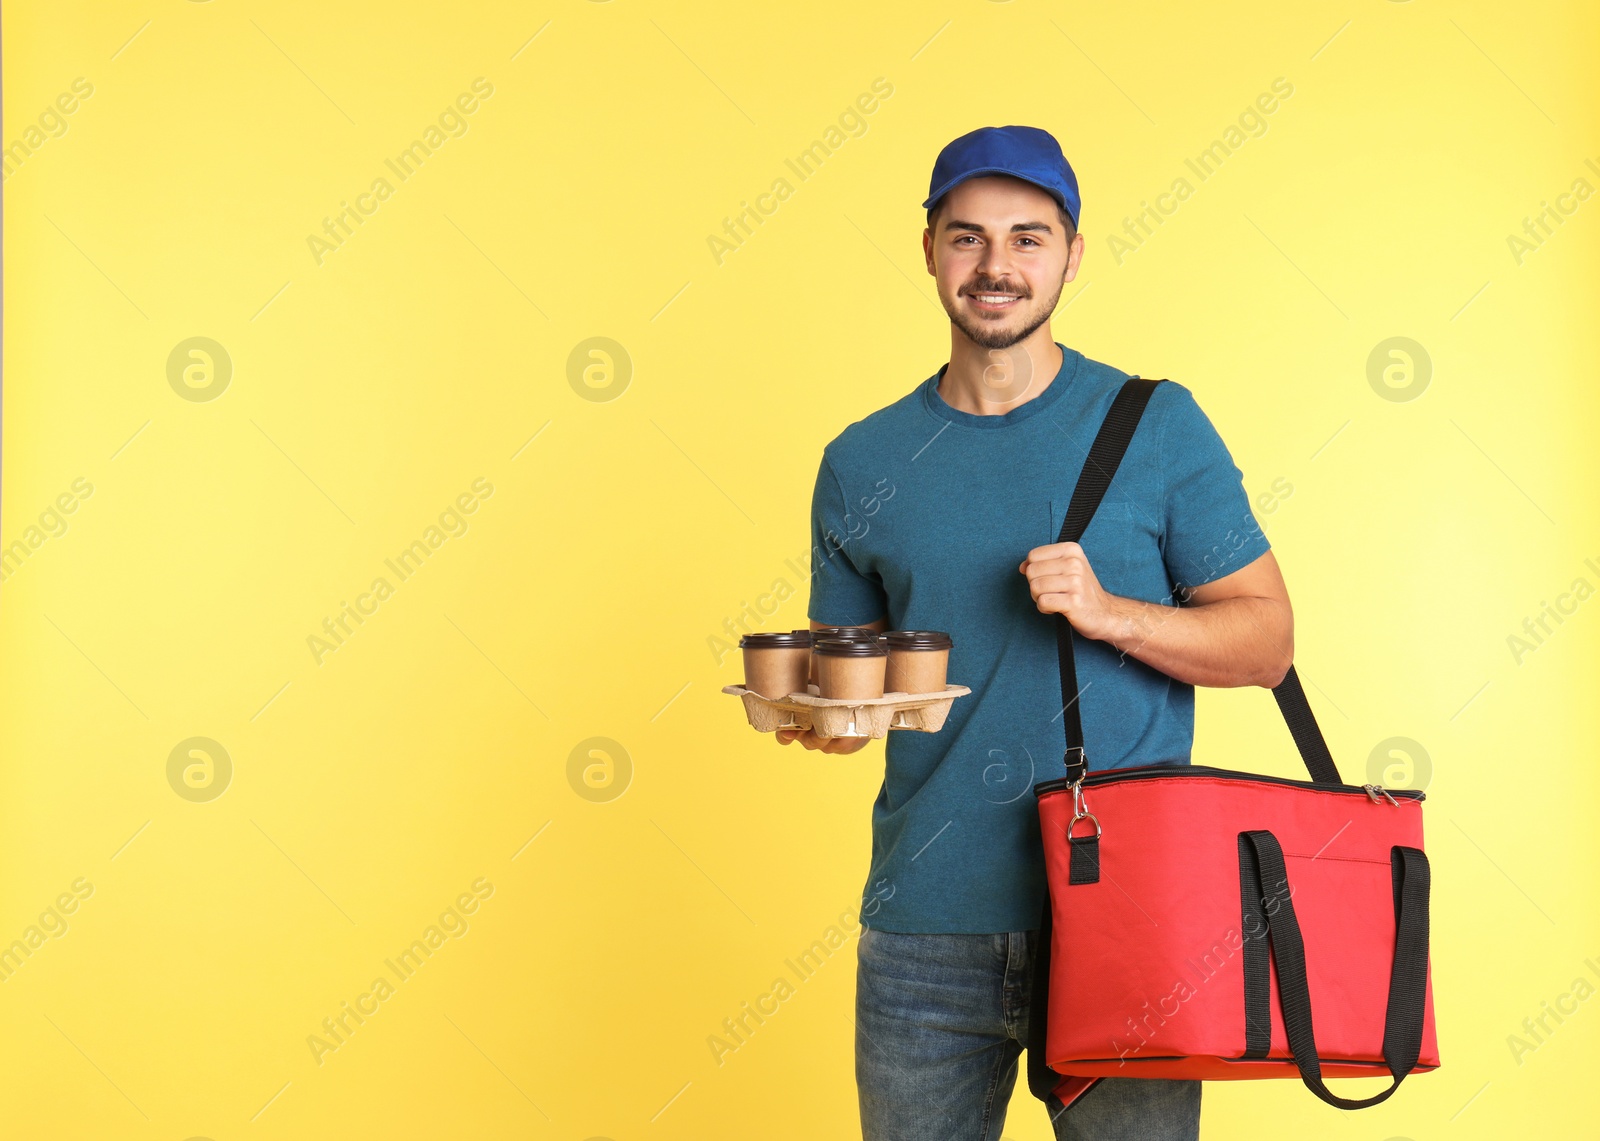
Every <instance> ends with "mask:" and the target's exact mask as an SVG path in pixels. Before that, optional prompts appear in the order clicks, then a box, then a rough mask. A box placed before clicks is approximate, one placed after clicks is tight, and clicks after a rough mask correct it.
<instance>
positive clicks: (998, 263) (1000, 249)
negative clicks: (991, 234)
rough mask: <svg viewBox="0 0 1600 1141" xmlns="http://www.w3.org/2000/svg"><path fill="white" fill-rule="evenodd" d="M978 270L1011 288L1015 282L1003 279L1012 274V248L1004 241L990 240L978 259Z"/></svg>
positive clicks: (991, 279) (988, 277) (986, 276)
mask: <svg viewBox="0 0 1600 1141" xmlns="http://www.w3.org/2000/svg"><path fill="white" fill-rule="evenodd" d="M978 272H979V273H980V274H982V275H983V276H984V277H985V278H987V279H988V280H990V281H993V282H995V283H997V284H1001V285H1005V286H1006V287H1007V288H1011V287H1012V286H1013V285H1014V283H1013V282H1011V281H1009V280H1008V281H1001V279H1002V278H1007V277H1009V276H1010V274H1011V250H1010V248H1009V247H1008V246H1007V245H1006V244H1005V243H1004V242H990V243H989V244H988V245H987V246H986V247H984V252H983V257H981V258H980V259H979V260H978Z"/></svg>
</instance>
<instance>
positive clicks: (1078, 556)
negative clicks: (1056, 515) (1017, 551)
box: [1017, 543, 1125, 639]
mask: <svg viewBox="0 0 1600 1141" xmlns="http://www.w3.org/2000/svg"><path fill="white" fill-rule="evenodd" d="M1017 569H1018V570H1019V571H1021V572H1022V573H1023V574H1025V575H1026V576H1027V577H1028V591H1029V593H1031V594H1032V595H1033V604H1034V605H1035V606H1037V607H1038V608H1039V613H1041V614H1062V615H1065V616H1066V619H1067V621H1068V622H1071V623H1072V628H1073V629H1074V630H1076V631H1077V632H1078V633H1080V634H1082V635H1083V636H1084V637H1085V638H1096V639H1104V638H1106V637H1107V636H1108V635H1109V634H1110V633H1111V632H1112V631H1113V630H1115V629H1116V628H1117V627H1118V626H1119V625H1121V624H1125V618H1124V616H1123V614H1122V613H1121V611H1120V610H1119V609H1118V603H1120V602H1121V601H1122V599H1120V598H1119V597H1118V596H1117V595H1115V594H1110V593H1108V592H1107V591H1106V590H1105V589H1104V588H1103V587H1101V585H1100V580H1099V579H1098V578H1096V577H1095V574H1094V569H1093V568H1092V567H1090V566H1089V560H1088V558H1087V557H1086V556H1085V555H1084V553H1083V548H1082V547H1080V546H1079V545H1078V544H1077V543H1050V544H1048V545H1046V546H1043V547H1035V548H1033V550H1031V551H1029V552H1028V557H1027V558H1025V559H1023V560H1022V565H1021V566H1019V567H1018V568H1017Z"/></svg>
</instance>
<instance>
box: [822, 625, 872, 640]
mask: <svg viewBox="0 0 1600 1141" xmlns="http://www.w3.org/2000/svg"><path fill="white" fill-rule="evenodd" d="M811 633H812V635H813V636H815V637H817V638H858V639H860V640H862V641H871V640H872V639H874V638H881V637H882V636H883V635H881V634H879V633H878V632H877V631H876V630H868V629H867V628H866V627H865V626H822V627H819V628H818V629H816V630H813V631H812V632H811Z"/></svg>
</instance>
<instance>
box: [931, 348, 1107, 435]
mask: <svg viewBox="0 0 1600 1141" xmlns="http://www.w3.org/2000/svg"><path fill="white" fill-rule="evenodd" d="M1056 347H1057V348H1059V349H1060V350H1061V368H1060V370H1059V371H1058V372H1057V373H1056V375H1055V379H1054V380H1052V381H1051V382H1050V384H1049V385H1048V386H1047V387H1046V388H1045V390H1044V391H1043V392H1041V393H1040V394H1039V395H1038V396H1035V397H1034V398H1033V399H1032V400H1029V401H1027V402H1025V403H1023V404H1019V405H1017V407H1015V408H1013V409H1012V410H1011V411H1009V412H1006V413H1004V414H1002V415H990V416H985V415H981V414H979V413H976V412H964V411H962V410H961V409H959V408H952V407H951V406H950V405H949V404H947V403H945V399H944V397H942V396H940V395H939V382H940V381H941V380H943V379H944V374H945V370H946V369H948V368H949V367H950V364H949V362H948V361H946V362H945V363H944V364H942V365H940V366H939V371H938V372H936V373H934V374H933V375H932V376H930V377H929V378H928V379H927V380H925V381H923V383H922V402H923V404H924V405H925V406H926V407H927V409H928V411H929V412H931V413H933V415H935V416H937V417H938V418H939V419H941V420H948V421H950V422H952V423H955V424H961V425H965V426H966V427H969V428H984V429H994V428H1009V427H1011V425H1013V424H1019V423H1021V422H1022V421H1024V420H1027V419H1028V418H1030V417H1032V416H1036V415H1038V414H1039V413H1040V412H1043V411H1044V410H1045V409H1047V408H1049V407H1050V406H1051V405H1052V404H1054V403H1055V402H1056V401H1058V400H1060V399H1061V395H1062V393H1064V392H1065V391H1066V390H1067V388H1068V387H1069V386H1070V385H1071V384H1072V380H1073V378H1074V377H1075V376H1077V373H1078V363H1079V362H1080V361H1082V360H1083V355H1082V354H1081V353H1078V352H1076V351H1075V350H1073V349H1069V348H1067V346H1065V345H1063V344H1062V343H1061V342H1060V341H1057V342H1056Z"/></svg>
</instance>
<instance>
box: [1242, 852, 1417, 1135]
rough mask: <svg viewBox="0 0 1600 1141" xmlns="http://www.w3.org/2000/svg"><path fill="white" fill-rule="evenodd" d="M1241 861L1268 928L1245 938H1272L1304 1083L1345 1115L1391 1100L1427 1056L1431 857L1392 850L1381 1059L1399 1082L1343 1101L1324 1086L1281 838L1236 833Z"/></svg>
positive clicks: (1301, 941)
mask: <svg viewBox="0 0 1600 1141" xmlns="http://www.w3.org/2000/svg"><path fill="white" fill-rule="evenodd" d="M1252 855H1253V857H1254V859H1251V856H1252ZM1239 858H1240V861H1241V862H1242V863H1243V864H1244V865H1245V866H1244V868H1243V874H1245V875H1250V876H1253V877H1254V878H1255V879H1256V881H1257V883H1259V885H1260V888H1261V895H1260V897H1258V899H1259V906H1260V912H1259V913H1258V914H1257V916H1256V918H1257V920H1258V922H1259V919H1260V917H1261V915H1265V917H1266V924H1267V930H1266V932H1264V933H1263V932H1259V931H1258V932H1257V933H1255V934H1251V933H1250V932H1246V937H1247V938H1255V939H1259V938H1262V937H1263V934H1265V935H1267V936H1269V937H1270V939H1271V943H1272V959H1273V961H1274V962H1275V963H1277V965H1278V998H1279V1001H1280V1002H1281V1004H1282V1006H1283V1026H1284V1030H1285V1032H1286V1033H1287V1035H1288V1038H1289V1050H1290V1052H1291V1053H1292V1054H1293V1055H1294V1061H1295V1065H1297V1066H1298V1067H1299V1068H1300V1080H1301V1081H1303V1082H1305V1084H1306V1088H1307V1089H1309V1090H1310V1091H1311V1092H1312V1093H1314V1094H1316V1095H1317V1096H1318V1097H1320V1098H1321V1099H1322V1100H1323V1101H1325V1102H1327V1103H1328V1104H1329V1105H1332V1106H1336V1107H1338V1108H1340V1109H1365V1108H1366V1107H1367V1106H1369V1105H1377V1104H1378V1103H1379V1102H1380V1101H1384V1100H1386V1099H1387V1098H1388V1097H1389V1095H1390V1094H1392V1093H1394V1091H1395V1090H1397V1089H1399V1088H1400V1083H1401V1082H1403V1081H1405V1079H1406V1077H1407V1075H1409V1074H1410V1073H1411V1071H1412V1070H1413V1069H1415V1068H1416V1065H1417V1058H1418V1057H1419V1056H1420V1055H1421V1053H1422V1032H1423V1021H1424V1018H1425V1016H1426V1004H1427V984H1428V887H1429V882H1430V879H1431V871H1430V868H1429V866H1428V857H1427V856H1426V855H1425V854H1423V852H1422V850H1421V849H1420V848H1407V847H1404V846H1402V845H1399V844H1396V845H1395V846H1394V847H1393V848H1392V849H1391V850H1390V866H1391V868H1392V869H1393V875H1394V907H1395V940H1394V965H1393V967H1392V968H1391V970H1390V973H1389V1005H1388V1009H1387V1011H1386V1012H1385V1015H1384V1020H1383V1058H1384V1061H1385V1062H1387V1063H1388V1065H1389V1072H1390V1073H1391V1074H1393V1075H1394V1082H1393V1083H1392V1084H1391V1085H1390V1086H1389V1088H1388V1089H1386V1090H1383V1091H1382V1092H1380V1093H1375V1094H1373V1095H1372V1096H1371V1097H1364V1098H1350V1097H1340V1096H1339V1095H1338V1094H1336V1093H1334V1092H1333V1091H1332V1090H1330V1089H1328V1087H1327V1086H1326V1085H1325V1084H1324V1083H1323V1080H1322V1061H1321V1059H1320V1058H1318V1057H1317V1036H1316V1032H1315V1030H1314V1029H1313V1027H1312V1024H1311V991H1310V987H1309V986H1308V984H1307V981H1306V950H1305V940H1304V939H1302V938H1301V935H1300V923H1299V920H1298V919H1296V918H1295V913H1294V900H1293V898H1292V893H1291V892H1290V890H1289V873H1288V871H1287V870H1286V869H1285V868H1284V863H1283V849H1282V848H1280V847H1279V846H1278V840H1277V837H1275V836H1274V835H1273V834H1272V833H1271V832H1267V831H1257V832H1241V833H1239ZM1269 1009H1270V1008H1269Z"/></svg>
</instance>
